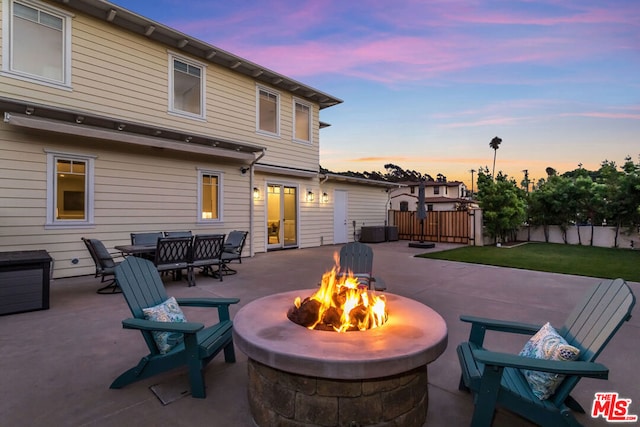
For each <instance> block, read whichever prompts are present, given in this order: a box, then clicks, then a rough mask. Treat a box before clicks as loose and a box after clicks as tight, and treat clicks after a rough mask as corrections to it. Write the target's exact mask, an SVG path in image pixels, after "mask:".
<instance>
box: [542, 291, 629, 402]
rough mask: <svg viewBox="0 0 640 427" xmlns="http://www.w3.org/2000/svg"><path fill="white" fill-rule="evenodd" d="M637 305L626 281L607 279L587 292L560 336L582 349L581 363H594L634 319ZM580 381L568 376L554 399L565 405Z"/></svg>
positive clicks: (579, 357)
mask: <svg viewBox="0 0 640 427" xmlns="http://www.w3.org/2000/svg"><path fill="white" fill-rule="evenodd" d="M635 302H636V299H635V296H634V295H633V292H632V291H631V288H629V285H627V284H626V283H625V281H624V280H622V279H616V280H605V281H603V282H601V283H600V284H598V285H596V286H595V287H594V288H593V289H592V290H591V291H590V292H587V294H586V295H585V297H584V299H583V300H582V303H580V304H578V305H577V306H576V307H575V308H574V309H573V311H572V312H571V314H569V317H568V318H567V320H566V321H565V324H564V325H563V326H562V328H561V329H560V330H559V331H558V333H559V334H560V335H562V336H563V337H564V338H565V339H566V340H567V342H568V343H569V344H571V345H573V346H575V347H577V348H579V349H580V355H579V356H578V360H582V361H587V362H593V361H595V359H596V358H597V357H598V355H599V354H600V353H601V352H602V350H603V349H604V348H605V347H606V345H607V343H608V342H609V341H610V340H611V338H612V337H613V336H614V335H615V333H616V332H617V331H618V329H620V327H621V326H622V324H623V323H624V322H625V321H627V320H629V319H630V318H631V310H632V309H633V306H634V305H635ZM579 379H580V377H577V376H573V377H567V378H566V379H565V380H564V381H563V382H562V384H561V385H560V387H558V389H557V390H556V392H555V394H554V400H557V401H558V402H563V401H564V399H565V398H566V397H567V396H568V395H569V393H570V392H571V390H572V389H573V388H574V386H575V385H576V384H577V382H578V381H579Z"/></svg>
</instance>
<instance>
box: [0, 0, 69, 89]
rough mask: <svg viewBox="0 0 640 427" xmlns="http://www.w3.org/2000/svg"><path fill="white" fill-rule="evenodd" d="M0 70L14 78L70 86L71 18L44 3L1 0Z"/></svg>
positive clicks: (25, 0) (29, 0) (26, 0)
mask: <svg viewBox="0 0 640 427" xmlns="http://www.w3.org/2000/svg"><path fill="white" fill-rule="evenodd" d="M2 10H3V22H5V23H7V25H3V33H2V50H3V52H4V53H5V54H3V55H2V70H3V71H4V72H7V73H10V74H13V75H14V76H16V77H20V78H24V79H26V80H33V81H37V82H39V83H48V84H53V85H64V86H70V85H71V16H70V15H69V14H67V13H65V12H63V11H61V10H58V9H56V8H53V7H51V6H49V5H46V4H44V3H40V2H37V1H31V0H21V1H12V0H4V2H3V4H2Z"/></svg>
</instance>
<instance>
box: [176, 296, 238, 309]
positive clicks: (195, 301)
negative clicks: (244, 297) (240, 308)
mask: <svg viewBox="0 0 640 427" xmlns="http://www.w3.org/2000/svg"><path fill="white" fill-rule="evenodd" d="M176 301H177V302H178V305H183V306H186V307H220V306H229V305H231V304H237V303H239V302H240V298H176Z"/></svg>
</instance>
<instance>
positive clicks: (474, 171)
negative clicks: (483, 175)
mask: <svg viewBox="0 0 640 427" xmlns="http://www.w3.org/2000/svg"><path fill="white" fill-rule="evenodd" d="M469 172H471V200H473V174H474V173H476V170H475V169H471V170H469Z"/></svg>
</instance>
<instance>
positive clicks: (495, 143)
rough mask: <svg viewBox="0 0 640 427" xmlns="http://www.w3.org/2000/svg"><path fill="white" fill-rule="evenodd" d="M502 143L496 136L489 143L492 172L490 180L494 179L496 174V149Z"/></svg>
mask: <svg viewBox="0 0 640 427" xmlns="http://www.w3.org/2000/svg"><path fill="white" fill-rule="evenodd" d="M501 143H502V138H498V137H497V136H494V137H493V139H492V140H491V142H490V143H489V147H491V148H493V171H491V178H492V179H494V178H495V176H496V175H495V172H496V154H498V148H499V147H500V144H501Z"/></svg>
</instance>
